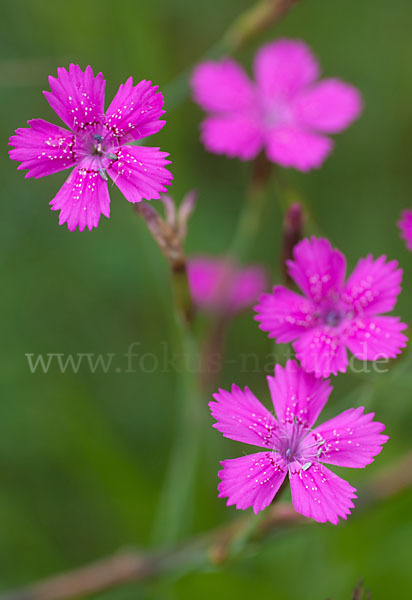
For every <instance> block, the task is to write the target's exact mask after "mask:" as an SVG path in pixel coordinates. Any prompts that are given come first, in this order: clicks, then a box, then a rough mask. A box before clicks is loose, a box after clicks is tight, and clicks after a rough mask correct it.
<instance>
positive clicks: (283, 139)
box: [191, 39, 362, 171]
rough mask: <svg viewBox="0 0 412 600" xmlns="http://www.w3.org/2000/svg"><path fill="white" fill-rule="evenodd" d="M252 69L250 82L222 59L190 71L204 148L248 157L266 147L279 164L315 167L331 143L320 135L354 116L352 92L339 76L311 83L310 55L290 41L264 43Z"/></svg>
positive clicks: (314, 71)
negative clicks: (203, 114) (201, 113)
mask: <svg viewBox="0 0 412 600" xmlns="http://www.w3.org/2000/svg"><path fill="white" fill-rule="evenodd" d="M254 73H255V80H256V83H252V81H250V79H249V77H248V76H247V74H246V73H245V71H244V70H243V69H242V67H240V66H239V65H238V64H237V63H236V62H235V61H233V60H231V59H229V58H226V59H223V60H220V61H217V62H216V61H208V62H205V63H201V64H200V65H199V66H198V67H197V68H196V69H195V71H194V73H193V77H192V82H191V83H192V88H193V97H194V100H195V102H197V103H198V104H199V105H200V106H201V107H202V108H204V109H205V110H206V111H207V112H208V113H209V115H208V116H207V117H206V119H205V120H204V121H203V123H202V141H203V143H204V145H205V146H206V149H207V150H208V151H209V152H214V153H216V154H225V155H227V156H229V157H231V158H233V157H237V158H240V159H241V160H251V159H253V158H255V157H256V156H257V155H258V154H259V152H260V151H261V150H262V149H263V148H265V149H266V154H267V156H268V158H269V159H270V160H271V161H273V162H275V163H278V164H279V165H282V166H283V167H294V168H295V169H298V170H299V171H309V170H310V169H314V168H319V167H320V166H321V165H322V163H323V161H324V160H325V158H326V157H327V155H328V154H329V153H330V151H331V150H332V146H333V142H332V140H331V139H330V138H328V137H327V136H326V135H325V134H328V133H338V132H339V131H342V130H343V129H345V128H346V127H347V126H348V125H349V124H350V123H351V122H352V121H353V120H354V119H356V118H357V117H358V116H359V114H360V112H361V110H362V99H361V95H360V93H359V92H358V90H357V89H356V88H354V87H353V86H351V85H348V84H347V83H344V82H343V81H340V80H339V79H324V80H322V81H317V80H318V78H319V75H320V69H319V65H318V62H317V60H316V58H315V57H314V56H313V54H312V53H311V51H310V49H309V48H308V46H307V45H306V44H305V43H304V42H301V41H295V40H287V39H282V40H278V41H277V42H273V43H270V44H267V45H265V46H263V47H262V48H261V49H260V50H259V52H258V53H257V55H256V58H255V63H254Z"/></svg>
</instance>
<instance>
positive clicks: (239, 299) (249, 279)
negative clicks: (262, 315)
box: [231, 265, 268, 312]
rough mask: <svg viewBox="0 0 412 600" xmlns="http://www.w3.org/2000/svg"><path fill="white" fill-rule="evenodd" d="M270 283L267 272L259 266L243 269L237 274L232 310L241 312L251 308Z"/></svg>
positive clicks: (234, 283)
mask: <svg viewBox="0 0 412 600" xmlns="http://www.w3.org/2000/svg"><path fill="white" fill-rule="evenodd" d="M267 285H268V281H267V277H266V272H265V270H264V269H263V268H262V267H261V266H259V265H251V266H246V267H241V268H239V269H238V270H237V272H236V273H235V277H234V281H233V288H232V294H231V295H232V298H231V308H232V310H233V311H236V312H237V311H240V310H245V309H246V308H249V307H250V306H251V305H252V304H253V303H254V302H256V299H257V298H258V297H259V295H260V294H261V293H262V291H263V290H266V289H267Z"/></svg>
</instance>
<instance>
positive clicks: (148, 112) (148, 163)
mask: <svg viewBox="0 0 412 600" xmlns="http://www.w3.org/2000/svg"><path fill="white" fill-rule="evenodd" d="M49 83H50V87H51V89H52V91H51V92H44V95H45V96H46V99H47V100H48V102H49V104H50V106H51V107H52V109H53V110H54V111H55V112H56V114H57V115H58V116H59V117H60V118H61V119H62V121H63V122H64V123H65V124H66V125H67V126H68V127H69V128H70V131H69V130H67V129H64V128H63V127H59V126H58V125H53V124H51V123H48V122H47V121H44V120H43V119H33V120H32V121H28V124H29V125H30V128H25V129H17V130H16V135H14V136H12V137H11V138H10V142H9V143H10V145H11V146H14V149H13V150H10V158H12V159H13V160H17V161H21V164H20V165H19V166H18V167H17V168H18V169H28V173H27V174H26V177H36V178H38V177H44V176H45V175H51V174H52V173H57V172H58V171H62V170H64V169H68V168H70V167H74V169H73V171H72V172H71V173H70V175H69V177H68V179H67V180H66V182H65V183H64V184H63V187H62V188H61V189H60V190H59V192H58V193H57V195H56V196H55V197H54V198H53V200H52V201H51V202H50V204H51V206H52V210H60V217H59V224H60V225H62V224H63V223H67V226H68V228H69V229H70V231H74V230H75V229H76V228H77V227H79V229H80V231H83V229H84V228H85V227H86V226H87V227H88V228H89V230H91V229H92V228H93V227H97V225H98V223H99V219H100V215H101V214H103V215H105V216H106V217H108V216H109V214H110V198H109V191H108V186H107V180H108V176H109V177H111V179H112V180H113V182H114V183H115V184H116V185H117V187H118V188H119V189H120V191H121V192H122V193H123V194H124V196H125V197H126V200H128V201H129V202H133V203H134V202H140V201H141V200H142V199H146V200H151V199H153V198H160V192H165V191H166V188H165V185H168V184H170V181H171V179H172V175H171V174H170V173H169V171H167V170H166V169H165V168H164V167H165V165H167V164H169V163H170V161H168V160H166V157H167V156H168V154H167V153H165V152H160V151H159V148H149V147H146V146H128V145H126V144H128V143H129V142H133V141H136V140H140V139H141V138H144V137H146V136H148V135H152V134H154V133H157V132H158V131H159V130H160V129H162V127H163V126H164V124H165V121H161V120H159V117H160V116H161V115H162V114H164V111H163V110H162V106H163V96H162V94H160V93H159V92H158V91H157V89H158V88H157V86H153V87H152V84H151V82H150V81H141V82H140V83H138V84H137V85H136V86H134V87H133V80H132V78H131V77H129V79H128V80H127V81H126V83H125V84H122V85H121V86H120V88H119V90H118V92H117V94H116V96H115V97H114V99H113V101H112V103H111V104H110V106H109V108H108V109H107V111H106V113H105V112H104V88H105V85H106V82H105V81H104V79H103V76H102V74H101V73H99V74H98V75H97V76H96V77H94V75H93V71H92V69H91V67H90V66H88V67H87V68H86V70H85V71H84V72H83V71H82V70H81V68H80V67H79V66H78V65H73V64H72V65H70V68H69V71H67V70H66V69H64V68H59V69H57V79H56V78H54V77H49Z"/></svg>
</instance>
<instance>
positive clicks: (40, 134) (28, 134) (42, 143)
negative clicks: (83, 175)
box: [9, 119, 76, 178]
mask: <svg viewBox="0 0 412 600" xmlns="http://www.w3.org/2000/svg"><path fill="white" fill-rule="evenodd" d="M28 124H29V126H30V127H25V128H22V129H16V135H13V136H11V138H10V140H9V145H10V146H14V149H13V150H10V151H9V154H10V158H11V159H12V160H18V161H20V162H21V164H20V165H19V166H18V167H17V168H18V169H19V170H20V169H28V172H27V173H26V178H27V177H36V178H38V177H44V176H45V175H51V174H52V173H57V172H58V171H63V170H64V169H68V168H69V167H72V166H73V165H75V164H76V159H75V154H74V144H75V137H74V135H73V134H72V132H71V131H67V129H63V128H62V127H58V126H57V125H53V124H52V123H48V122H47V121H44V120H43V119H32V120H31V121H28Z"/></svg>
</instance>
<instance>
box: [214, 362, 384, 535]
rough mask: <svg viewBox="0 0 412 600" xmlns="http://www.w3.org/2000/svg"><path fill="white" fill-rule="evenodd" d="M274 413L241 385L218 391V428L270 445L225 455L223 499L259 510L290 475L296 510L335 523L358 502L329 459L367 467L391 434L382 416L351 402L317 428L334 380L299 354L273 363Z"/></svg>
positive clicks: (228, 434) (234, 436) (230, 435)
mask: <svg viewBox="0 0 412 600" xmlns="http://www.w3.org/2000/svg"><path fill="white" fill-rule="evenodd" d="M268 383H269V389H270V393H271V396H272V402H273V406H274V408H275V413H276V417H274V416H273V415H272V413H271V412H269V411H268V410H267V409H266V408H265V407H264V406H263V405H262V404H261V403H260V402H259V400H258V399H257V398H256V397H255V396H254V395H253V394H252V392H251V391H250V390H249V388H245V389H244V390H241V389H240V388H238V387H237V386H236V385H233V386H232V391H231V392H226V391H225V390H219V393H217V394H215V395H214V398H215V400H216V402H210V403H209V407H210V410H211V412H212V415H213V417H214V418H215V419H216V421H217V423H215V425H214V427H216V429H218V431H220V432H221V433H223V435H224V436H225V437H227V438H229V439H232V440H236V441H238V442H244V443H246V444H251V445H253V446H259V447H261V448H264V449H265V451H264V452H258V453H256V454H249V455H246V456H242V457H241V458H235V459H231V460H224V461H222V463H221V464H222V466H223V470H222V471H220V472H219V477H220V479H221V482H220V483H219V486H218V490H219V498H228V501H227V505H228V506H230V505H232V504H234V505H235V506H236V508H238V509H241V510H245V509H246V508H249V507H252V508H253V511H254V512H255V513H258V512H259V511H261V510H263V509H264V508H266V507H267V506H268V505H269V504H270V503H271V502H272V500H273V498H274V496H275V494H276V492H277V491H278V490H279V488H280V486H281V485H282V483H283V481H284V479H285V477H286V475H289V480H290V486H291V491H292V502H293V506H294V507H295V509H296V511H297V512H299V513H301V514H302V515H304V516H305V517H310V518H312V519H315V521H319V522H321V523H324V522H326V521H330V522H331V523H333V524H334V525H336V524H337V522H338V520H339V517H340V518H342V519H346V517H347V515H348V514H349V513H350V509H351V508H353V506H354V505H353V502H352V499H353V498H356V495H355V492H356V489H355V488H353V487H352V486H351V485H349V483H347V481H345V480H344V479H341V478H340V477H338V476H337V475H335V474H334V473H332V471H330V470H329V469H327V468H326V467H325V466H324V463H326V464H331V465H338V466H340V467H355V468H362V467H365V466H366V465H368V464H369V463H371V462H373V458H374V456H376V455H377V454H379V452H380V451H381V449H382V448H381V446H382V444H384V443H385V442H386V441H387V440H388V439H389V438H388V436H386V435H382V434H381V431H383V430H384V429H385V426H384V425H383V423H377V422H376V421H373V420H372V419H373V417H374V414H373V413H368V414H364V412H363V410H364V409H363V407H360V408H350V409H349V410H346V411H345V412H343V413H341V414H340V415H338V416H337V417H334V418H333V419H331V420H330V421H326V422H325V423H323V424H322V425H319V426H318V427H316V428H314V429H312V427H313V425H314V423H315V421H316V419H317V418H318V416H319V414H320V412H321V410H322V408H323V407H324V406H325V404H326V402H327V400H328V397H329V394H330V392H331V389H332V388H331V386H330V384H329V382H328V381H325V380H321V379H316V378H315V377H314V376H313V375H311V374H309V373H306V372H305V371H303V369H301V368H299V367H298V366H297V364H296V363H295V362H294V361H288V363H287V364H286V367H285V368H283V367H281V366H280V365H276V367H275V377H268Z"/></svg>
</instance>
